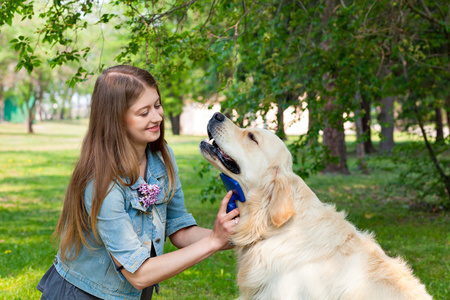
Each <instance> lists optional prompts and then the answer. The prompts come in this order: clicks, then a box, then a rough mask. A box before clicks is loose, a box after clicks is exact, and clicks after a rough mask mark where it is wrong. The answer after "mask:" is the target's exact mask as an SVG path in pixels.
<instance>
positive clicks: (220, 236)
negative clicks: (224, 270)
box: [210, 191, 239, 250]
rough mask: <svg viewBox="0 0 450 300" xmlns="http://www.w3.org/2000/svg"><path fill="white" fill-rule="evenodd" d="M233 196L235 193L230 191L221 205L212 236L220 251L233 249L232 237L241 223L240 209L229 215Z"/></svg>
mask: <svg viewBox="0 0 450 300" xmlns="http://www.w3.org/2000/svg"><path fill="white" fill-rule="evenodd" d="M232 195H233V192H231V191H229V192H228V193H227V194H226V195H225V197H224V198H223V200H222V202H221V203H220V208H219V212H218V213H217V217H216V220H215V221H214V228H213V230H212V232H211V235H210V238H211V239H212V240H213V242H214V244H215V245H216V247H217V249H218V250H226V249H231V248H233V245H231V243H230V236H231V235H232V234H233V232H234V227H235V226H236V225H237V224H238V223H239V209H237V208H236V209H233V210H232V211H230V212H229V213H227V205H228V201H230V198H231V196H232Z"/></svg>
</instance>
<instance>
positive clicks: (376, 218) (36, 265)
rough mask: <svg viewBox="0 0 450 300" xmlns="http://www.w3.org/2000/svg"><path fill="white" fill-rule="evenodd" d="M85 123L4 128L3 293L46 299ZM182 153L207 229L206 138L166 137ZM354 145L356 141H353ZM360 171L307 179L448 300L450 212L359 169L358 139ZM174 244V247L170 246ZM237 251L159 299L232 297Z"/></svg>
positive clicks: (0, 184)
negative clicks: (202, 169)
mask: <svg viewBox="0 0 450 300" xmlns="http://www.w3.org/2000/svg"><path fill="white" fill-rule="evenodd" d="M86 124H87V123H86V121H72V122H44V123H38V124H36V126H35V132H36V134H34V135H29V134H27V133H25V132H26V130H25V126H24V125H22V124H19V125H17V124H0V220H1V222H0V299H8V300H10V299H39V297H40V293H39V292H38V291H37V290H36V288H35V287H36V285H37V283H38V281H39V279H40V277H41V276H42V275H43V274H44V273H45V271H46V270H47V268H48V267H49V266H50V265H51V263H52V261H53V258H54V255H55V253H56V248H55V246H54V245H52V243H51V241H50V236H51V234H52V232H53V230H54V228H55V225H56V221H57V219H58V216H59V213H60V210H61V207H62V199H63V197H64V192H65V189H66V186H67V183H68V181H69V178H70V175H71V172H72V170H73V167H74V163H75V161H76V159H77V156H78V154H79V149H80V144H81V139H82V137H83V135H84V133H85V131H86ZM167 139H168V141H169V144H170V145H171V146H172V148H173V149H174V152H175V155H176V158H177V162H178V166H179V168H180V179H181V182H182V184H183V190H184V193H185V197H186V206H187V208H188V210H189V211H190V212H192V214H193V215H194V217H195V218H196V219H197V222H198V224H199V225H201V226H204V227H209V228H211V226H212V224H213V221H214V218H215V215H216V213H217V209H218V202H215V203H209V202H207V203H201V201H200V200H199V198H198V195H199V193H200V190H201V188H202V187H204V185H205V183H206V180H205V179H200V178H199V177H198V176H197V170H196V169H195V167H196V166H198V165H199V164H200V163H201V162H202V161H203V158H202V157H201V155H200V153H199V151H198V144H199V142H200V141H201V140H202V139H203V138H202V137H190V136H170V135H169V136H168V137H167ZM349 141H350V143H351V139H349ZM349 149H350V152H349V167H350V171H351V172H352V175H349V176H333V175H320V174H319V175H315V176H313V177H311V178H308V179H307V180H306V183H307V184H308V185H309V186H310V187H311V188H312V189H313V190H314V191H315V192H316V193H317V195H318V196H319V198H320V199H322V201H324V202H332V203H335V204H336V206H337V207H338V209H339V210H345V211H346V212H347V213H348V219H349V220H350V221H352V222H353V223H355V224H356V225H357V226H358V227H359V228H360V229H363V230H370V231H372V232H374V233H375V235H376V237H377V240H378V241H379V243H380V244H381V246H382V247H383V248H384V249H385V250H386V251H387V252H388V253H389V255H391V256H396V255H401V256H402V257H403V258H405V259H406V260H407V261H408V263H409V264H410V266H412V267H413V269H414V273H415V274H416V275H417V276H418V277H419V278H420V279H421V280H422V282H423V283H425V285H426V286H427V289H428V291H429V292H430V293H431V294H432V295H433V296H434V298H435V299H443V300H447V299H450V290H449V287H450V230H449V228H450V215H449V213H445V212H435V213H430V212H421V211H416V210H412V209H411V206H410V205H409V204H410V201H411V200H414V195H415V193H414V191H405V189H404V188H403V187H402V186H396V185H393V184H391V183H392V182H394V181H395V178H396V172H395V168H394V169H392V168H391V169H389V168H378V167H377V165H378V164H380V163H383V162H380V160H375V159H369V166H370V167H371V170H372V171H371V173H370V175H368V176H365V175H360V174H359V173H358V171H357V170H356V162H355V159H354V153H353V152H352V150H351V149H354V147H353V148H352V146H351V144H350V147H349ZM172 250H174V247H173V246H172V245H170V244H169V243H167V244H166V251H172ZM235 279H236V268H235V256H234V254H233V252H231V251H227V252H220V253H216V254H215V255H214V256H212V257H210V258H209V259H207V260H205V261H204V262H202V263H200V264H198V265H196V266H194V267H192V268H190V269H189V270H187V271H185V272H183V273H181V274H179V275H178V276H175V277H174V278H172V279H170V280H167V281H166V282H163V283H161V293H160V295H159V296H155V298H154V299H234V298H236V297H237V295H238V289H237V286H236V282H235Z"/></svg>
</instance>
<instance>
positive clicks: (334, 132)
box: [323, 97, 350, 174]
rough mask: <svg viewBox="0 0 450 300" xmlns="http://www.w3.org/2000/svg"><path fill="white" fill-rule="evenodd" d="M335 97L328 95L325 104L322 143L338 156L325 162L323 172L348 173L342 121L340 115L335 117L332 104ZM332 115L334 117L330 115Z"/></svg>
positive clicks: (336, 108)
mask: <svg viewBox="0 0 450 300" xmlns="http://www.w3.org/2000/svg"><path fill="white" fill-rule="evenodd" d="M334 101H335V98H334V97H329V99H328V102H327V104H326V106H325V125H324V127H323V145H324V146H326V147H328V149H329V150H330V154H331V156H333V157H336V158H338V162H337V163H334V162H331V163H327V165H326V167H325V169H324V172H328V173H341V174H349V173H350V172H349V171H348V167H347V149H346V145H345V133H344V122H343V119H342V115H341V116H340V117H337V116H338V115H339V114H336V110H339V108H338V107H336V105H334V103H333V102H334ZM332 115H334V118H333V117H331V116H332Z"/></svg>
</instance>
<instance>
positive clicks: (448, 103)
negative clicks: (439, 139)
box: [445, 95, 450, 131]
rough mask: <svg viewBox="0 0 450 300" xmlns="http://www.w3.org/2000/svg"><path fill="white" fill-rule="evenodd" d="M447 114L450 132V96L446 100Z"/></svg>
mask: <svg viewBox="0 0 450 300" xmlns="http://www.w3.org/2000/svg"><path fill="white" fill-rule="evenodd" d="M445 112H446V115H447V127H448V130H449V131H450V95H448V96H447V99H445Z"/></svg>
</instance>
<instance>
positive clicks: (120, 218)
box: [85, 182, 150, 273]
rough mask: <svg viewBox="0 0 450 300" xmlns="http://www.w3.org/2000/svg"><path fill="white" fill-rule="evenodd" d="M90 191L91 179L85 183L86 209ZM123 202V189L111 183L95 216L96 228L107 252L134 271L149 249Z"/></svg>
mask: <svg viewBox="0 0 450 300" xmlns="http://www.w3.org/2000/svg"><path fill="white" fill-rule="evenodd" d="M91 195H92V182H91V183H89V184H88V186H87V187H86V192H85V203H86V206H87V209H88V211H90V207H91V201H90V199H91ZM124 202H125V192H124V190H123V189H122V188H121V187H120V186H119V185H118V184H116V185H114V186H113V187H112V189H111V191H110V192H109V193H108V195H107V196H106V198H105V199H104V200H103V203H102V206H101V208H100V211H99V214H98V217H97V230H98V234H99V236H100V238H101V240H102V241H103V243H104V245H105V248H106V250H107V251H108V253H109V254H111V255H112V256H114V258H115V259H117V260H118V261H119V262H120V263H121V264H122V265H123V267H124V268H125V269H126V270H127V271H129V272H131V273H134V272H136V270H137V269H139V267H140V266H141V265H142V264H143V263H144V261H145V260H147V259H148V258H149V257H150V253H149V251H148V249H147V248H145V247H144V246H143V245H142V243H141V241H140V240H139V238H138V236H137V234H136V232H135V231H134V229H133V224H132V221H131V219H130V217H129V215H128V213H127V212H126V211H125V204H124ZM119 273H120V272H119Z"/></svg>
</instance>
